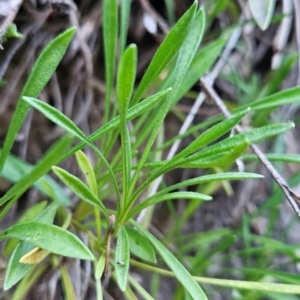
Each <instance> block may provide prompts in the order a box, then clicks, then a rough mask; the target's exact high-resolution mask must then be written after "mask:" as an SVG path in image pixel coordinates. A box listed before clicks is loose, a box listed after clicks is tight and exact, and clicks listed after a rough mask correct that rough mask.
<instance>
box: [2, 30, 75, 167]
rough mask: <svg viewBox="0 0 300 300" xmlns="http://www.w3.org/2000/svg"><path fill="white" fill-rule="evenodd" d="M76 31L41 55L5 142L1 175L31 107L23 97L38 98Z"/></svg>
mask: <svg viewBox="0 0 300 300" xmlns="http://www.w3.org/2000/svg"><path fill="white" fill-rule="evenodd" d="M75 31H76V29H75V28H74V27H73V28H70V29H68V30H66V31H65V32H64V33H62V34H61V35H59V36H58V37H57V38H55V39H54V40H53V41H52V42H51V43H50V44H49V45H48V46H47V47H46V48H45V49H44V50H43V52H42V53H41V54H40V56H39V58H38V59H37V61H36V63H35V65H34V67H33V69H32V72H31V74H30V76H29V78H28V80H27V82H26V84H25V87H24V88H23V91H22V93H21V96H20V99H19V101H18V104H17V107H16V109H15V112H14V115H13V117H12V121H11V123H10V125H9V129H8V132H7V135H6V138H5V141H4V145H3V149H2V151H1V156H0V173H1V172H2V169H3V166H4V163H5V161H6V159H7V156H8V154H9V152H10V149H11V147H12V144H13V142H14V140H15V138H16V135H17V133H18V131H19V130H20V128H21V126H22V124H23V122H24V119H25V117H26V115H27V113H28V110H29V105H28V104H27V103H26V102H24V101H21V99H22V97H23V96H25V95H26V96H30V97H37V96H38V95H39V94H40V92H41V91H42V89H43V88H44V86H45V85H46V83H47V82H48V81H49V79H50V78H51V76H52V75H53V73H54V71H55V69H56V68H57V66H58V64H59V62H60V61H61V59H62V58H63V56H64V54H65V52H66V50H67V48H68V46H69V43H70V41H71V39H72V37H73V35H74V33H75Z"/></svg>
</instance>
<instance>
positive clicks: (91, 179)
mask: <svg viewBox="0 0 300 300" xmlns="http://www.w3.org/2000/svg"><path fill="white" fill-rule="evenodd" d="M75 155H76V160H77V163H78V166H79V168H80V170H81V172H82V174H83V175H84V176H85V179H86V182H87V185H88V186H89V188H90V189H91V191H92V192H93V194H94V195H95V196H97V195H98V187H97V181H96V175H95V172H94V169H93V167H92V165H91V163H90V161H89V160H88V158H87V157H86V155H85V154H84V153H83V152H82V151H81V150H79V151H77V152H76V153H75Z"/></svg>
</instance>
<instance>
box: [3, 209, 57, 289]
mask: <svg viewBox="0 0 300 300" xmlns="http://www.w3.org/2000/svg"><path fill="white" fill-rule="evenodd" d="M58 207H59V205H58V204H57V203H52V204H50V205H49V206H48V207H47V208H46V209H45V210H43V211H42V212H41V213H40V214H39V215H38V216H37V217H36V218H35V221H37V222H41V223H47V224H51V223H52V222H53V219H54V216H55V214H56V211H57V209H58ZM33 248H34V246H33V245H32V244H30V243H28V242H26V241H23V242H20V243H19V244H18V245H17V246H16V248H15V250H14V252H13V253H12V255H11V257H10V259H9V261H8V266H7V269H6V274H5V279H4V289H5V290H8V289H9V288H11V287H12V286H13V285H14V284H16V283H17V282H18V281H19V280H21V279H22V278H23V277H24V276H25V275H26V274H27V273H28V271H29V270H30V269H31V268H32V266H30V265H24V264H21V263H20V262H19V261H20V259H21V258H22V257H23V256H24V255H26V254H27V253H28V252H30V251H31V250H32V249H33Z"/></svg>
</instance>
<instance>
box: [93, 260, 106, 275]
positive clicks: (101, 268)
mask: <svg viewBox="0 0 300 300" xmlns="http://www.w3.org/2000/svg"><path fill="white" fill-rule="evenodd" d="M105 259H106V257H105V255H103V254H102V255H101V256H100V258H99V260H98V261H97V265H96V271H95V278H96V279H99V278H101V276H102V274H103V271H104V268H105Z"/></svg>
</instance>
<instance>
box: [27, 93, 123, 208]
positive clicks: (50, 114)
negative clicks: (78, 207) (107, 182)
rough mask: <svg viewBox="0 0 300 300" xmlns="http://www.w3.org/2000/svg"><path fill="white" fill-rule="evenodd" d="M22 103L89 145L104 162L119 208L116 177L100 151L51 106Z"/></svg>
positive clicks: (36, 100)
mask: <svg viewBox="0 0 300 300" xmlns="http://www.w3.org/2000/svg"><path fill="white" fill-rule="evenodd" d="M23 99H24V101H26V102H28V103H29V104H30V105H31V106H33V107H34V108H35V109H37V110H39V111H40V112H41V113H43V115H44V116H45V117H47V118H48V119H49V120H51V121H52V122H54V123H56V124H57V125H58V126H60V127H61V128H63V129H65V130H66V131H67V132H69V133H71V134H72V135H74V136H76V137H77V138H79V139H80V140H82V141H84V142H85V143H86V144H87V145H89V146H90V147H91V148H92V149H93V150H94V151H95V152H96V153H97V155H98V156H99V157H100V158H101V160H102V161H103V162H104V164H105V166H106V167H107V170H108V172H109V173H110V175H111V178H112V181H113V184H114V187H115V191H116V195H117V202H118V207H120V194H119V190H118V184H117V180H116V177H115V175H114V172H113V170H112V168H111V166H110V164H109V163H108V161H107V160H106V158H105V157H104V156H103V154H102V153H101V152H100V150H99V149H98V148H97V147H96V146H95V145H94V144H93V143H91V142H90V141H89V139H88V138H87V137H86V136H85V134H84V133H83V132H82V131H81V130H80V129H79V128H78V127H77V126H76V125H75V124H74V123H73V122H72V121H71V120H70V119H69V118H68V117H67V116H65V115H64V114H62V113H61V112H60V111H58V110H57V109H56V108H54V107H52V106H51V105H49V104H47V103H45V102H43V101H40V100H38V99H34V98H30V97H23Z"/></svg>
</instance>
